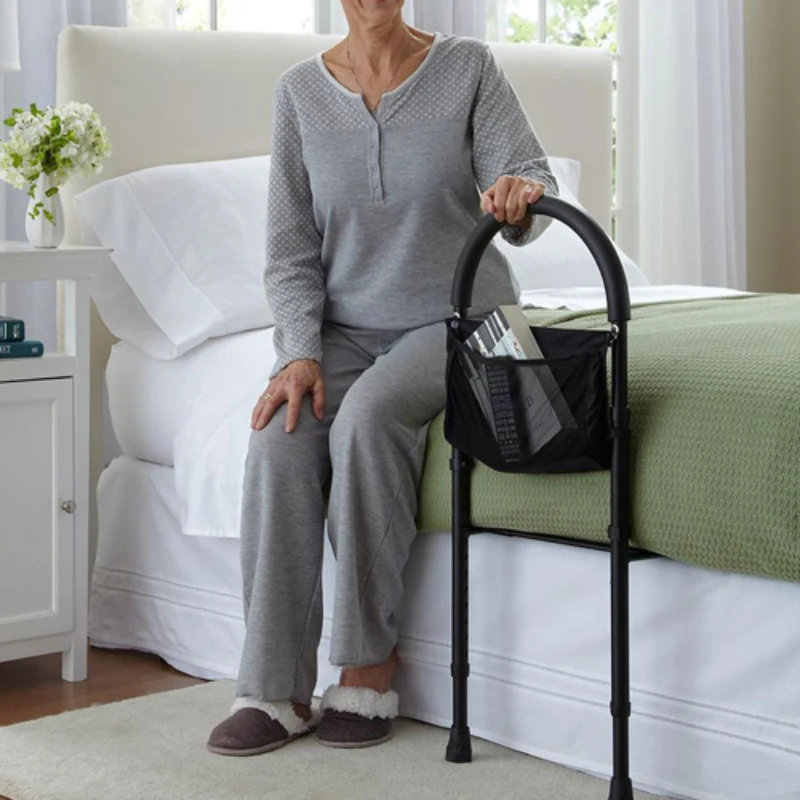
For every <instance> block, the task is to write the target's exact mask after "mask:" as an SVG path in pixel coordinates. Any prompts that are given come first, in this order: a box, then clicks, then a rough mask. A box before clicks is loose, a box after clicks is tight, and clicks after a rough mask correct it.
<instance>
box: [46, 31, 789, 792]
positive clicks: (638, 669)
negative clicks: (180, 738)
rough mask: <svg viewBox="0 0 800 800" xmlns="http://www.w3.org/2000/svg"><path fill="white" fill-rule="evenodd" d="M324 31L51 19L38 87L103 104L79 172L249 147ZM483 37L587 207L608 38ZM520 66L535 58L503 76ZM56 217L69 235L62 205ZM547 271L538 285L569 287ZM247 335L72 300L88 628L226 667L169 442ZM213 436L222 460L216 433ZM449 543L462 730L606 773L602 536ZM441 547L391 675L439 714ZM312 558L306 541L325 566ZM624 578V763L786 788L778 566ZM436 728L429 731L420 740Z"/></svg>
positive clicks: (424, 560) (440, 537)
mask: <svg viewBox="0 0 800 800" xmlns="http://www.w3.org/2000/svg"><path fill="white" fill-rule="evenodd" d="M332 41H334V40H333V39H331V38H330V37H314V36H307V37H302V36H297V37H291V36H288V37H285V36H280V37H276V36H270V35H268V34H264V35H250V34H222V33H214V34H173V33H162V32H152V33H150V32H135V31H114V30H104V29H88V28H73V29H70V30H68V31H67V32H66V33H65V34H64V35H62V38H61V42H60V53H59V96H60V99H61V100H65V99H73V98H74V99H80V100H84V101H86V102H90V103H92V105H94V106H95V108H97V109H98V110H99V111H100V113H101V115H102V116H103V119H104V121H105V122H106V124H107V125H108V126H109V129H110V132H111V135H112V141H113V142H114V155H113V157H112V159H111V161H110V162H109V164H108V168H107V170H106V172H105V173H104V174H103V175H102V176H101V178H102V179H109V178H114V177H116V176H119V175H125V174H128V173H132V172H134V171H136V170H141V169H143V168H146V167H152V166H155V165H159V164H172V163H183V162H192V161H197V162H199V161H205V160H211V159H230V158H237V157H244V156H255V155H258V154H261V153H264V152H265V151H266V150H267V149H268V140H269V122H270V121H269V103H268V102H265V101H264V98H266V97H269V95H270V87H271V86H272V85H274V81H275V79H276V78H277V76H278V75H279V74H280V73H281V72H282V71H283V70H284V69H285V68H286V67H288V66H289V65H290V64H292V63H294V62H296V61H297V60H299V59H301V58H305V57H308V56H310V55H313V54H314V53H316V52H318V51H319V50H322V49H325V48H326V47H328V46H330V43H331V42H332ZM496 53H497V56H498V58H499V59H500V60H501V63H503V66H504V67H505V68H506V70H507V72H508V74H509V77H510V78H511V80H512V82H513V83H514V84H515V86H516V87H517V90H518V93H519V94H520V98H521V100H522V101H523V104H524V105H525V107H526V109H527V110H528V112H529V114H530V116H531V117H532V118H533V119H535V121H536V126H537V132H538V133H539V135H540V137H541V139H542V141H543V144H544V145H545V147H546V149H548V150H549V151H551V152H557V153H558V154H559V155H563V156H565V157H568V158H572V159H575V160H577V161H579V162H580V163H581V164H582V180H581V193H580V196H581V202H582V203H583V204H584V206H585V207H586V208H587V209H588V210H589V211H590V212H591V213H592V215H593V216H594V217H595V218H596V219H598V221H600V222H601V224H603V225H604V226H605V227H606V228H608V226H609V224H610V205H611V198H610V186H611V181H610V169H611V163H610V153H611V149H610V139H611V96H610V86H611V63H610V60H609V58H608V57H607V56H606V55H604V54H602V53H599V52H593V51H585V50H582V49H581V50H580V51H577V52H576V51H574V50H569V49H567V48H559V47H547V46H517V45H507V46H502V45H499V46H497V47H496ZM99 65H102V69H99V68H98V67H99ZM529 73H530V74H536V75H537V76H539V77H540V78H541V80H536V81H531V80H526V79H525V77H527V75H528V74H529ZM232 98H235V99H236V101H237V108H240V109H241V113H240V114H239V116H238V117H237V121H238V124H237V126H235V128H231V126H230V125H228V123H227V120H226V119H225V118H224V117H225V115H224V114H222V113H220V114H214V113H210V114H209V113H208V112H209V109H211V110H220V111H221V110H224V109H225V108H227V107H228V105H229V103H230V102H231V100H232ZM542 108H557V109H558V112H559V113H558V114H542V113H541V111H539V110H538V109H542ZM165 109H166V110H167V111H165ZM142 120H147V124H146V125H144V124H142V122H141V121H142ZM187 131H191V132H192V135H191V136H187V135H186V132H187ZM86 188H88V184H83V185H76V186H75V187H73V188H72V191H73V192H76V191H77V192H81V191H82V190H84V189H86ZM68 231H69V233H68V235H69V237H70V239H71V240H73V241H77V240H79V237H80V231H79V229H78V226H77V224H76V220H75V218H74V217H73V216H71V215H70V218H69V221H68ZM653 288H654V289H656V288H657V287H653ZM550 294H551V298H550V299H551V300H553V298H555V300H554V302H555V303H556V304H557V305H558V304H561V303H563V302H569V301H570V300H574V299H575V298H574V295H573V296H571V297H570V296H567V297H560V296H559V295H558V291H557V290H556V289H554V290H553V291H552V292H551V293H550ZM661 299H662V300H663V299H667V298H666V296H665V295H662V296H661ZM271 335H272V331H271V329H270V328H268V327H265V328H263V329H258V330H252V331H242V332H237V333H233V334H229V335H225V336H219V337H216V338H212V339H209V340H208V341H206V342H204V343H203V344H200V345H199V346H197V347H195V348H193V349H192V350H191V351H190V352H188V353H186V354H184V355H181V356H179V357H178V358H174V359H172V360H167V361H164V360H158V359H153V358H151V357H149V356H146V355H144V354H143V353H142V352H141V350H140V349H139V348H137V347H136V346H134V345H133V344H132V343H130V342H127V341H120V342H118V343H116V344H114V345H113V349H112V348H111V345H112V342H113V339H112V337H111V336H110V334H109V332H108V331H107V330H105V328H104V326H103V323H102V321H101V320H100V318H99V316H97V315H95V317H94V318H93V348H94V350H93V397H94V408H95V409H96V411H95V414H94V416H93V428H92V434H93V442H92V444H93V471H94V475H95V477H96V478H97V479H98V484H97V512H98V514H97V523H98V526H97V530H98V537H97V558H96V563H95V567H94V572H93V581H92V594H91V606H90V609H91V610H90V636H91V639H92V642H93V643H94V644H96V645H98V646H106V647H114V648H138V649H142V650H147V651H150V652H155V653H158V654H159V655H161V656H162V657H163V658H165V659H166V660H167V661H169V662H170V663H171V664H173V665H174V666H176V667H177V668H179V669H182V670H184V671H186V672H188V673H190V674H193V675H198V676H202V677H208V678H221V677H233V676H234V675H235V672H236V668H237V666H238V656H239V652H240V649H241V643H242V637H243V623H242V616H241V596H240V586H239V571H238V569H239V567H238V546H237V545H238V543H237V540H236V539H235V538H234V537H232V536H230V535H226V534H225V530H223V529H222V528H218V527H217V526H215V524H214V523H213V522H210V521H209V520H208V518H207V516H205V515H203V514H200V517H199V518H198V517H197V516H196V515H197V514H198V513H199V511H198V508H199V507H189V508H187V504H186V497H187V496H190V494H191V492H190V491H189V488H187V487H189V486H190V485H191V479H192V475H191V473H190V472H188V471H187V470H186V469H184V468H183V467H182V466H181V465H185V464H186V463H187V460H189V459H187V453H191V452H198V451H197V450H194V451H192V450H191V449H187V448H191V446H192V445H194V446H195V447H197V446H198V445H203V444H204V443H206V442H207V441H208V438H209V437H208V432H209V431H211V432H213V431H214V430H219V425H218V424H217V422H216V421H218V420H219V418H220V415H221V414H222V415H223V416H224V414H225V409H224V408H222V407H221V406H220V402H219V396H218V394H215V393H214V391H213V386H212V384H213V383H214V381H211V380H210V379H209V375H211V374H213V375H214V376H216V377H215V381H216V382H218V383H221V382H223V381H224V380H225V379H226V375H228V373H226V372H225V370H229V371H230V374H231V375H233V374H239V373H237V369H236V365H237V364H238V363H244V362H246V360H247V359H248V358H249V357H251V355H252V353H253V352H254V350H257V351H258V352H262V353H264V354H265V358H264V365H263V369H264V370H265V371H264V373H263V376H262V375H259V374H257V371H254V372H256V374H250V375H248V376H247V380H246V381H241V382H240V383H239V384H237V390H236V392H235V393H234V394H235V395H236V398H235V400H232V401H231V402H234V404H236V403H238V405H234V407H235V408H236V409H237V411H236V413H239V414H241V413H242V410H241V409H243V408H246V399H247V398H249V397H250V396H251V395H252V387H253V386H255V385H259V383H264V380H263V379H264V378H265V377H266V370H267V369H268V367H269V364H270V360H271V359H270V358H269V356H268V353H269V348H270V347H271ZM109 351H110V357H109ZM104 376H105V377H106V378H107V382H108V383H107V388H108V404H107V405H106V404H105V402H104V399H103V394H102V390H103V379H104ZM259 388H263V386H260V385H259ZM187 408H189V409H190V412H187ZM99 409H104V410H105V411H106V413H104V414H101V413H99ZM188 418H191V420H192V422H193V425H192V426H187V419H188ZM104 420H105V424H104ZM204 425H205V426H206V427H205V428H204V427H203V426H204ZM203 431H205V433H203ZM214 453H215V457H219V456H220V454H221V453H222V454H225V453H227V457H228V458H230V459H231V463H232V464H234V465H235V464H236V463H238V460H237V458H236V457H233V456H232V455H231V454H232V453H233V451H232V450H230V449H226V448H219V447H217V448H216V449H215V450H214ZM217 472H218V474H219V475H221V476H222V477H223V478H224V480H225V481H227V483H223V484H222V485H220V486H218V487H217V489H218V491H219V493H220V495H221V496H228V495H229V493H230V491H231V488H230V487H231V486H233V487H235V486H236V483H237V481H238V476H237V474H236V472H235V471H233V470H232V469H228V470H222V469H220V470H218V471H217ZM201 488H202V487H201ZM233 507H235V503H234V504H233ZM193 514H194V515H195V516H193ZM195 520H197V521H195ZM198 526H201V528H202V530H197V527H198ZM228 527H235V519H234V520H233V521H232V522H229V524H228ZM192 533H194V534H198V533H201V534H202V535H190V534H192ZM470 549H471V559H470V563H471V576H470V583H471V620H470V626H471V630H470V633H471V654H470V662H471V667H472V671H471V680H470V723H471V727H472V730H473V733H474V734H475V735H477V736H481V737H484V738H487V739H489V740H492V741H495V742H498V743H501V744H505V745H507V746H509V747H513V748H515V749H518V750H520V751H523V752H527V753H530V754H532V755H537V756H540V757H543V758H548V759H551V760H553V761H556V762H559V763H563V764H566V765H568V766H572V767H575V768H578V769H582V770H586V771H589V772H593V773H596V774H600V775H608V767H609V764H610V752H611V736H610V724H609V716H608V696H609V688H608V675H609V664H608V661H609V659H608V597H607V595H608V561H607V556H605V555H604V554H602V553H598V552H593V551H590V550H582V549H578V548H571V547H563V546H559V545H555V544H550V543H546V542H539V541H532V540H528V539H519V538H507V537H499V536H494V535H481V534H478V535H476V536H475V537H474V539H473V541H472V544H471V548H470ZM449 565H450V535H449V533H448V532H447V530H446V528H445V526H444V525H441V526H440V528H439V529H438V530H436V529H431V530H427V531H426V532H425V533H423V534H420V535H419V536H418V537H417V540H416V541H415V543H414V547H413V548H412V555H411V560H410V562H409V564H408V567H407V570H406V575H405V586H406V591H405V595H404V599H403V604H402V608H401V620H402V623H401V640H400V647H399V649H400V654H401V659H402V663H401V667H400V670H399V672H398V676H397V683H396V685H397V689H398V691H399V693H400V697H401V713H402V714H404V715H407V716H410V717H414V718H416V719H420V720H424V721H427V722H430V723H432V724H436V725H441V726H443V727H447V726H449V724H450V713H451V709H450V681H451V679H450V669H449V665H450V650H449V632H450V605H449V599H450V585H449V581H448V580H447V579H445V578H444V576H447V575H449V569H450V567H449ZM332 569H333V559H332V553H331V551H330V548H329V545H327V544H326V552H325V562H324V576H323V583H324V586H325V587H332V585H333V583H332V574H333V573H332ZM499 587H502V591H500V590H499ZM631 597H632V611H631V614H632V616H631V632H632V642H633V645H632V653H631V661H632V664H631V667H632V668H631V674H632V702H633V715H632V719H631V736H632V748H631V764H632V776H633V779H634V782H635V784H636V785H637V786H639V787H641V788H645V789H650V790H651V791H654V792H657V793H662V794H668V795H670V796H672V797H685V798H697V799H698V800H756V798H757V799H758V800H778V799H779V798H781V799H782V800H786V799H787V798H795V797H800V722H799V720H800V682H799V681H797V670H798V664H800V637H798V636H797V632H796V627H797V623H796V621H797V619H799V618H800V585H799V584H797V583H792V582H789V581H779V580H775V579H771V578H764V577H757V576H754V575H742V574H735V573H732V572H723V571H714V570H711V569H707V568H702V567H698V566H691V565H687V564H683V563H678V562H676V561H673V560H668V559H656V560H651V561H643V562H637V563H636V564H634V565H632V567H631ZM324 603H325V619H326V621H325V625H324V627H323V635H322V641H321V644H320V654H319V669H320V673H319V683H318V686H317V693H318V694H319V693H321V691H322V690H323V689H324V688H325V686H327V685H328V683H331V682H335V680H336V678H337V674H338V670H336V669H334V668H333V667H331V666H330V665H329V664H328V661H327V652H328V647H329V621H330V613H331V610H332V608H333V605H332V597H331V592H330V590H329V589H326V590H325V592H324ZM566 631H568V632H569V633H568V634H565V632H566ZM445 740H446V736H445V735H444V732H443V739H442V742H443V748H444V742H445ZM435 757H441V758H443V757H444V751H442V753H441V754H438V755H435ZM466 768H468V767H466Z"/></svg>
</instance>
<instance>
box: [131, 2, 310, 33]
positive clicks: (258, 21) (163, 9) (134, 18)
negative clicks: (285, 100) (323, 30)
mask: <svg viewBox="0 0 800 800" xmlns="http://www.w3.org/2000/svg"><path fill="white" fill-rule="evenodd" d="M128 24H129V25H130V26H131V27H133V28H164V29H167V30H179V31H203V30H220V31H262V32H271V33H312V32H313V30H314V0H292V2H290V3H289V2H287V3H283V2H281V3H273V2H269V3H265V2H256V3H254V2H253V0H128Z"/></svg>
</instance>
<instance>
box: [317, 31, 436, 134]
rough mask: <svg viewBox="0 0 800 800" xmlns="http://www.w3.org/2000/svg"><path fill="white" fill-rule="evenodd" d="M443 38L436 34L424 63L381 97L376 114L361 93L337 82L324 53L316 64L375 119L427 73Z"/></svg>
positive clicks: (336, 85) (331, 80)
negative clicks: (385, 106) (388, 103)
mask: <svg viewBox="0 0 800 800" xmlns="http://www.w3.org/2000/svg"><path fill="white" fill-rule="evenodd" d="M442 38H443V34H442V33H441V32H440V31H435V32H434V34H433V41H432V42H431V48H430V50H429V51H428V54H427V55H426V56H425V58H424V59H423V61H422V63H421V64H420V65H419V66H418V67H417V68H416V69H415V70H414V71H413V72H412V73H411V74H410V75H409V76H408V77H407V78H406V79H405V80H404V81H403V82H402V83H401V84H399V85H398V86H396V87H395V88H394V89H392V90H391V91H388V92H384V93H383V95H382V96H381V101H380V103H379V104H378V108H377V110H376V111H375V112H374V113H373V112H371V111H370V110H369V108H367V103H366V101H365V100H364V98H363V96H362V95H361V92H354V91H352V90H351V89H348V88H347V87H346V86H345V85H344V84H342V83H340V82H339V81H338V80H337V78H336V77H335V76H334V75H333V73H332V72H331V71H330V70H329V69H328V66H327V65H326V64H325V61H324V60H323V59H322V51H320V52H319V53H317V55H316V62H317V64H318V66H319V68H320V71H321V72H322V74H323V75H324V76H325V77H326V78H327V79H328V81H330V83H332V84H333V85H334V86H335V87H336V88H337V89H338V90H339V91H340V92H341V93H342V94H344V95H347V96H348V97H351V98H353V99H355V100H358V102H359V103H360V104H361V105H362V106H363V107H364V111H365V112H366V113H367V114H368V115H369V116H370V117H371V118H372V119H374V118H375V117H377V115H378V114H380V113H381V109H382V108H383V107H384V104H385V103H386V101H387V100H388V101H390V102H391V101H392V100H393V99H394V98H395V97H396V96H397V95H399V94H401V93H402V92H404V91H405V90H406V89H408V88H409V87H410V86H411V85H413V84H414V83H416V82H417V81H418V80H419V78H420V76H421V75H422V74H423V73H424V72H425V70H426V69H427V68H428V65H429V64H430V62H431V60H432V59H433V56H434V54H435V52H436V50H437V48H438V46H439V43H440V42H441V40H442Z"/></svg>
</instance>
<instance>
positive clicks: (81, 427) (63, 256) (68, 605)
mask: <svg viewBox="0 0 800 800" xmlns="http://www.w3.org/2000/svg"><path fill="white" fill-rule="evenodd" d="M108 253H109V251H108V250H106V249H104V248H99V247H68V246H64V247H60V248H58V249H56V250H35V249H34V248H32V247H31V246H30V245H27V244H22V243H16V242H0V283H5V282H11V281H59V282H61V285H62V287H63V292H62V295H63V301H64V302H63V318H62V320H61V321H60V322H61V325H62V330H61V331H60V336H59V338H60V340H61V341H63V352H51V353H48V352H45V354H44V355H43V356H41V357H38V358H19V359H9V358H2V359H0V661H9V660H11V659H16V658H28V657H30V656H35V655H41V654H43V653H58V652H60V653H63V660H62V675H63V677H64V680H67V681H81V680H84V679H85V678H86V655H87V643H86V626H87V607H88V596H89V574H88V573H89V556H88V537H89V283H88V281H89V279H90V278H92V277H93V276H94V275H97V274H99V273H100V272H101V271H103V270H104V269H105V268H106V266H107V264H108V262H109V258H108ZM5 313H6V314H7V315H8V316H14V309H13V308H9V309H6V311H5ZM26 336H28V337H29V338H34V337H33V336H31V332H30V331H26ZM96 413H100V412H99V410H97V411H96Z"/></svg>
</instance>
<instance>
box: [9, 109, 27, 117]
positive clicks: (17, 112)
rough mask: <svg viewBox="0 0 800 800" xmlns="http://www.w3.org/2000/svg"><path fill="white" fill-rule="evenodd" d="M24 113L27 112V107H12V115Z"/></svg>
mask: <svg viewBox="0 0 800 800" xmlns="http://www.w3.org/2000/svg"><path fill="white" fill-rule="evenodd" d="M24 113H25V109H24V108H12V109H11V114H12V116H16V115H17V114H24Z"/></svg>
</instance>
